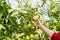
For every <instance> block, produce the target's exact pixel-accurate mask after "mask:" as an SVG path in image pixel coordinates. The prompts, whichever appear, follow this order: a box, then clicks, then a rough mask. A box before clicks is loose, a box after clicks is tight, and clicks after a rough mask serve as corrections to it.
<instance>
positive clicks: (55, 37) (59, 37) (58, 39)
mask: <svg viewBox="0 0 60 40" xmlns="http://www.w3.org/2000/svg"><path fill="white" fill-rule="evenodd" d="M51 40H60V34H58V33H54V34H53V35H52V37H51Z"/></svg>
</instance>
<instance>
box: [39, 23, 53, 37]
mask: <svg viewBox="0 0 60 40" xmlns="http://www.w3.org/2000/svg"><path fill="white" fill-rule="evenodd" d="M39 28H41V29H42V30H43V31H44V32H45V33H46V34H47V35H48V36H50V37H52V35H53V33H54V31H52V30H50V29H48V28H46V27H45V26H44V25H42V24H41V23H39Z"/></svg>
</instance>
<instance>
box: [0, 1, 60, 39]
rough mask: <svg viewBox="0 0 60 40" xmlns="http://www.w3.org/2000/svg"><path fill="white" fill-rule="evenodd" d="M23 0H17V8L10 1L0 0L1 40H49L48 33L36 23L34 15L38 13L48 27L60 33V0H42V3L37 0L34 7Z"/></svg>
mask: <svg viewBox="0 0 60 40" xmlns="http://www.w3.org/2000/svg"><path fill="white" fill-rule="evenodd" d="M22 1H24V0H17V2H18V3H19V5H18V7H17V9H13V8H11V3H9V1H8V3H7V2H5V1H4V0H3V1H0V40H49V39H50V38H49V37H48V36H47V34H45V33H44V32H43V31H42V30H40V29H39V28H38V27H37V26H36V25H35V24H34V21H33V17H34V16H36V15H37V16H39V20H40V21H41V22H42V24H44V25H45V26H46V27H47V28H49V29H51V30H53V31H56V32H58V33H60V30H59V29H60V27H59V26H60V9H59V8H60V4H59V2H60V1H59V0H58V1H57V2H56V1H53V0H51V1H49V3H47V1H46V0H45V1H44V0H42V4H41V5H40V4H39V2H37V3H36V5H35V6H36V7H32V4H31V3H30V2H28V1H27V0H25V1H24V3H25V5H23V4H22ZM45 7H46V8H45ZM44 15H45V16H48V17H49V18H50V20H47V19H49V18H48V17H47V19H46V17H45V16H44Z"/></svg>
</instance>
